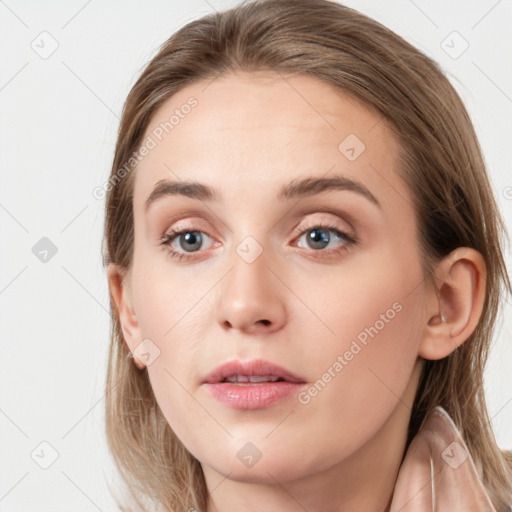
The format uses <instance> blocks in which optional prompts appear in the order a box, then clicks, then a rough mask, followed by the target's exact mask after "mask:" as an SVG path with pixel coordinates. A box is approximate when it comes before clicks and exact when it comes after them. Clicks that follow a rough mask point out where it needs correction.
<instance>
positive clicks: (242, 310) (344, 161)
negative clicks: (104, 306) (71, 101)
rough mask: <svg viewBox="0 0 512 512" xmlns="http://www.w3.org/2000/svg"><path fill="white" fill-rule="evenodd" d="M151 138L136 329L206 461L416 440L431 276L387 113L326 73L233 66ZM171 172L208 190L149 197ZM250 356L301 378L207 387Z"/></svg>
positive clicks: (265, 470) (265, 478)
mask: <svg viewBox="0 0 512 512" xmlns="http://www.w3.org/2000/svg"><path fill="white" fill-rule="evenodd" d="M191 98H193V99H191ZM148 137H150V138H151V140H150V139H148ZM144 140H145V145H146V148H147V150H142V152H140V153H141V155H142V153H144V155H143V156H142V160H141V162H140V163H139V165H138V168H137V170H136V171H133V172H136V176H135V185H134V219H135V220H134V222H135V241H134V243H135V246H134V259H133V266H132V268H131V272H130V274H129V279H128V281H127V285H128V287H129V288H130V290H131V295H130V296H131V304H132V305H133V310H134V313H135V316H136V322H135V323H134V324H133V326H132V327H133V328H132V329H131V331H129V332H127V331H126V330H125V331H124V332H125V338H126V339H127V342H128V343H129V345H130V348H131V349H132V350H134V352H135V355H136V356H138V359H141V360H142V361H143V362H145V363H146V365H147V366H148V372H149V378H150V380H151V385H152V387H153V390H154V393H155V396H156V399H157V401H158V404H159V406H160V409H161V410H162V412H163V414H164V415H165V417H166V419H167V421H168V423H169V425H170V426H171V427H172V429H173V430H174V432H175V433H176V434H177V436H178V437H179V438H180V439H181V441H182V442H183V443H184V445H185V446H186V448H187V449H188V450H189V451H190V452H191V453H192V454H193V455H194V457H196V458H197V459H198V460H199V461H200V462H201V463H202V465H203V468H204V469H205V472H207V473H208V474H211V473H212V472H216V473H220V474H222V475H228V474H229V475H230V476H229V478H231V479H237V480H243V481H260V482H273V481H274V480H273V479H276V480H278V481H280V482H284V481H287V480H291V479H294V478H300V477H302V476H306V475H308V474H310V473H313V472H317V471H322V470H325V469H327V468H330V467H332V466H333V465H335V464H343V462H344V461H348V460H349V458H350V457H351V456H352V459H354V457H355V456H356V455H357V454H362V453H364V452H365V450H366V451H367V452H368V450H370V449H371V450H373V451H374V454H375V453H380V451H382V450H383V449H384V450H386V449H387V447H385V446H384V447H383V446H380V447H379V448H377V447H378V446H379V444H378V441H379V439H380V440H383V439H384V438H385V437H384V434H385V433H386V436H388V437H386V439H389V435H390V433H391V432H392V431H394V430H393V429H395V430H396V431H397V434H395V435H396V436H397V437H398V438H399V439H400V441H403V429H404V428H406V425H407V421H408V419H409V416H410V412H411V411H410V407H411V405H412V403H413V397H414V391H415V388H416V385H417V379H418V376H419V370H420V369H421V366H420V365H421V363H420V361H421V360H420V359H419V358H418V347H419V342H420V337H421V333H422V326H423V325H424V323H425V318H426V314H425V308H424V307H423V306H424V302H425V293H426V288H425V287H426V284H425V283H424V280H423V275H422V270H421V267H420V260H419V250H418V243H417V231H416V222H415V216H414V210H413V207H412V199H411V196H410V194H409V191H408V190H407V188H406V187H405V185H404V184H403V183H402V182H401V181H400V179H399V177H398V175H397V151H398V145H397V141H396V139H395V137H394V135H393V133H392V132H391V130H390V129H389V128H388V127H387V125H386V123H385V122H384V121H383V120H381V119H380V117H379V116H378V115H376V114H375V113H372V112H371V111H370V110H368V109H367V108H366V107H364V106H363V105H361V104H360V103H358V102H356V101H355V100H354V99H351V98H350V97H349V96H347V95H345V94H344V93H342V92H339V91H337V90H336V89H334V88H332V87H331V86H329V85H328V84H326V83H324V82H321V81H319V80H317V79H315V78H313V77H307V76H292V77H286V79H285V78H282V77H280V76H279V75H277V74H273V73H251V74H229V75H221V76H220V77H219V78H217V79H215V80H213V81H211V80H209V81H203V82H200V83H195V84H193V85H191V86H188V87H186V88H184V89H182V90H181V91H180V92H178V93H177V94H176V95H175V96H173V97H172V98H170V99H168V100H167V101H166V102H165V103H164V104H163V105H162V106H161V108H160V109H159V110H158V111H157V113H156V115H155V116H154V118H153V119H152V120H151V123H150V125H149V127H148V129H147V131H146V133H145V136H144ZM161 180H169V181H170V182H176V183H178V184H179V185H184V184H185V183H191V182H194V183H198V184H201V186H200V187H199V186H198V187H188V188H186V189H182V190H181V192H182V193H179V189H178V187H176V186H175V187H174V188H172V187H170V186H168V187H167V190H164V189H163V188H159V193H157V194H153V197H152V200H149V201H148V198H150V196H151V195H152V191H153V190H154V189H155V186H157V183H159V182H161ZM160 187H162V185H161V184H160ZM203 187H204V188H205V189H206V188H208V190H211V191H213V194H211V196H212V197H210V194H207V193H205V191H204V190H203ZM166 192H167V193H166ZM171 230H174V231H183V233H182V234H181V235H177V236H175V238H174V239H173V238H172V236H173V233H172V232H171ZM166 235H169V237H170V238H167V242H168V243H167V245H166V244H164V243H163V241H165V237H166ZM352 240H353V241H352ZM170 251H172V254H173V255H174V256H171V254H170ZM142 340H146V341H144V343H143V344H142V345H139V344H140V343H141V341H142ZM141 354H143V355H141ZM253 360H264V361H267V362H270V363H273V364H275V365H279V366H280V367H283V368H285V369H287V370H288V371H289V372H291V373H292V374H294V375H295V376H297V377H298V378H299V379H298V380H299V383H295V384H292V383H290V382H277V383H270V382H266V383H261V382H260V383H258V382H252V383H243V382H240V383H218V384H205V383H204V380H205V379H206V378H207V377H208V375H209V374H211V372H212V371H214V370H215V369H216V368H217V367H218V366H219V365H221V364H223V363H226V362H231V361H238V362H241V363H248V362H251V361H253ZM265 371H267V373H272V375H274V373H276V374H277V373H278V372H277V371H275V372H274V370H268V369H267V370H264V369H263V370H262V372H265ZM229 372H231V373H232V374H233V372H235V370H233V371H231V370H228V373H229ZM273 372H274V373H273ZM235 373H239V374H241V373H242V370H241V371H239V372H235ZM246 373H250V370H247V372H246ZM256 373H257V372H256ZM260 373H261V372H260ZM219 378H220V377H219ZM242 380H243V378H242ZM245 380H247V379H245ZM253 380H254V379H253ZM397 429H398V430H397ZM400 429H401V430H400ZM375 450H380V451H375Z"/></svg>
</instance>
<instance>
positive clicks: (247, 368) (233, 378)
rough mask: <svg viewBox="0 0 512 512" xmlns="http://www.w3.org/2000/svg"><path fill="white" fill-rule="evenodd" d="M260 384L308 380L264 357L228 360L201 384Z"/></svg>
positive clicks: (303, 381)
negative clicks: (242, 360) (247, 359)
mask: <svg viewBox="0 0 512 512" xmlns="http://www.w3.org/2000/svg"><path fill="white" fill-rule="evenodd" d="M224 382H229V383H232V384H247V383H250V384H258V383H261V382H292V383H295V384H301V383H305V382H306V380H305V379H303V378H302V377H300V376H299V375H296V374H294V373H293V372H291V371H290V370H288V369H286V368H284V367H282V366H279V365H277V364H275V363H272V362H270V361H265V360H263V359H253V360H252V361H248V362H241V361H236V360H235V361H228V362H227V363H224V364H222V365H220V366H218V367H217V368H215V369H214V370H213V371H212V372H211V373H209V374H208V375H207V376H206V377H205V378H204V379H203V381H202V382H201V384H220V383H224Z"/></svg>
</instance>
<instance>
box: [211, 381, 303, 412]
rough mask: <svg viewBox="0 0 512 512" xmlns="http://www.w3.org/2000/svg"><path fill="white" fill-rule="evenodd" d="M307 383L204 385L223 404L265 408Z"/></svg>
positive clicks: (297, 390)
mask: <svg viewBox="0 0 512 512" xmlns="http://www.w3.org/2000/svg"><path fill="white" fill-rule="evenodd" d="M304 384H305V383H295V382H286V381H279V382H262V383H258V384H232V383H229V382H222V383H220V382H219V383H217V384H211V383H206V384H204V386H206V388H207V389H208V390H209V391H210V393H211V394H212V395H213V396H214V397H215V398H216V399H217V400H218V401H219V402H222V403H223V404H225V405H227V406H228V407H232V408H233V409H265V408H266V407H270V406H271V405H272V404H275V403H276V402H278V401H280V400H283V399H285V398H287V397H290V396H291V395H294V394H296V393H298V392H299V390H300V388H301V387H302V386H304Z"/></svg>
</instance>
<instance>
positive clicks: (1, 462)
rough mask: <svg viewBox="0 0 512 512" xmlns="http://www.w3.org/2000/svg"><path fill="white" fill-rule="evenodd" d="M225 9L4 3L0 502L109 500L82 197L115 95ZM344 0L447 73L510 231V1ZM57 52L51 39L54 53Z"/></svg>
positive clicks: (497, 380)
mask: <svg viewBox="0 0 512 512" xmlns="http://www.w3.org/2000/svg"><path fill="white" fill-rule="evenodd" d="M235 3H236V2H234V1H223V2H221V1H214V0H210V1H206V0H194V1H185V0H179V1H170V0H166V1H165V0H151V1H145V2H142V1H131V2H122V1H120V0H116V1H109V2H99V1H98V0H89V1H84V0H74V1H67V2H64V1H48V2H36V1H35V0H34V1H19V2H15V1H14V0H5V1H3V0H0V23H1V27H2V28H1V30H0V47H1V50H2V53H1V55H2V60H1V65H0V108H1V115H0V120H1V122H0V144H1V146H0V166H1V187H0V230H1V232H0V236H1V243H2V245H1V247H2V249H1V251H0V268H1V273H0V343H1V351H0V391H1V394H0V511H3V512H18V511H25V512H29V511H52V512H57V511H69V510H74V511H97V510H103V511H107V510H114V509H115V507H114V501H113V499H112V498H111V497H110V492H109V489H108V485H107V483H108V482H109V481H111V478H112V475H113V465H112V463H111V461H110V458H109V455H108V453H107V451H106V443H105V439H104V434H103V407H104V400H103V397H104V392H105V391H104V380H105V369H106V357H107V347H108V343H109V339H108V328H109V316H108V292H107V284H106V276H105V273H104V270H103V268H102V265H101V255H100V240H101V235H102V229H103V208H104V202H103V201H102V200H97V199H95V198H94V197H93V194H92V191H93V189H94V188H95V187H97V186H98V185H101V184H103V183H104V182H105V181H106V180H107V178H108V176H109V170H110V165H111V161H112V155H113V148H114V142H115V136H116V130H117V127H118V121H119V116H120V112H121V108H122V104H123V102H124V100H125V98H126V95H127V93H128V91H129V89H130V87H131V86H132V85H133V83H134V81H135V79H136V78H137V76H138V74H139V73H140V71H141V70H142V68H143V66H144V65H145V63H146V62H147V61H148V60H149V59H150V57H151V56H152V55H154V53H155V52H156V50H157V47H158V45H160V44H161V43H162V42H164V40H165V39H167V38H168V37H169V36H170V35H171V33H173V32H174V31H175V30H176V29H178V28H179V27H181V26H182V25H184V24H185V23H186V22H188V21H190V20H192V19H195V18H197V17H200V16H202V15H204V14H207V13H209V12H211V11H213V10H214V9H217V10H222V9H224V8H227V7H231V6H233V5H235ZM346 4H347V5H349V6H351V7H354V8H356V9H358V10H360V11H361V12H363V13H366V14H368V15H370V16H372V17H374V18H376V19H377V20H379V21H381V22H382V23H384V24H385V25H386V26H388V27H389V28H391V29H393V30H395V31H396V32H398V33H399V34H401V35H403V36H404V37H405V38H406V39H408V40H409V41H410V42H412V43H413V44H415V45H416V46H418V47H419V48H420V49H422V50H423V51H425V52H426V53H427V54H428V55H430V56H431V57H433V58H434V59H435V60H437V61H438V62H440V63H441V65H442V66H443V68H444V69H445V70H446V71H447V72H448V74H449V76H450V79H451V80H452V83H453V84H454V85H455V87H456V88H457V90H458V91H459V93H460V94H461V95H462V97H463V99H464V101H465V102H466V104H467V106H468V108H469V111H470V114H471V116H472V118H473V120H474V123H475V126H476V129H477V131H478V134H479V136H480V141H481V144H482V147H483V149H484V153H485V157H486V160H487V163H488V165H489V170H490V173H491V179H492V183H493V186H494V189H495V192H496V196H497V198H498V201H499V204H500V207H501V209H502V212H503V213H504V215H505V218H506V222H507V226H508V229H509V230H511V231H512V173H511V168H512V166H511V164H512V152H511V151H510V149H511V142H512V137H511V135H512V133H511V132H512V123H511V121H510V115H511V113H512V99H511V98H512V89H511V75H512V72H511V66H510V64H506V63H507V62H510V58H511V55H512V36H511V32H512V31H511V28H510V27H511V25H510V20H511V19H512V3H511V2H510V1H507V0H501V1H496V0H479V1H476V0H473V1H468V0H458V1H452V2H444V1H441V0H437V1H430V2H428V1H426V0H416V1H415V2H413V1H412V0H392V1H391V0H387V1H386V2H382V1H378V0H371V1H370V0H367V1H363V0H359V1H358V0H350V1H347V2H346ZM454 31H455V32H457V33H458V34H459V35H457V34H453V32H454ZM43 32H46V33H47V34H41V33H43ZM443 41H444V43H443ZM466 42H467V43H466ZM466 44H468V45H469V46H468V48H467V49H466V50H465V51H464V52H463V53H461V52H462V50H463V49H464V48H465V46H466ZM52 45H54V46H55V45H58V47H57V48H56V50H55V51H54V52H53V53H52V54H51V55H48V53H50V51H51V50H52V49H53V48H52ZM45 52H46V53H45ZM459 54H460V55H459ZM43 57H44V58H43ZM43 237H47V238H48V239H49V240H51V242H52V243H53V244H54V245H55V246H56V248H57V252H56V254H55V255H52V253H51V250H50V252H49V253H48V255H47V259H48V261H47V262H42V261H40V259H38V257H36V255H35V254H34V252H33V247H34V246H36V244H38V242H39V241H40V239H41V238H43ZM39 243H43V244H44V243H47V242H39ZM36 248H37V249H38V250H43V249H44V247H43V248H42V249H41V247H39V246H36ZM507 251H508V252H507V261H508V264H509V268H510V261H511V253H510V248H507ZM35 252H36V253H37V252H38V251H37V250H35ZM40 256H41V257H42V256H44V253H42V254H40ZM510 313H511V307H510V304H507V307H506V310H505V315H504V321H503V324H502V326H501V329H498V330H497V332H496V336H495V345H494V347H493V350H492V353H491V357H490V363H489V366H488V371H487V375H486V392H487V398H488V401H489V407H490V412H491V415H492V417H493V426H494V428H495V432H496V435H497V438H498V441H499V443H500V445H501V446H502V447H503V448H508V449H512V371H510V368H512V344H511V334H512V322H511V318H512V315H511V314H510ZM42 442H46V443H49V445H51V446H49V445H47V444H43V445H41V444H40V443H42ZM53 450H55V453H54V452H53ZM55 456H57V458H56V460H55V461H53V458H54V457H55ZM52 457H53V458H52ZM50 464H51V465H50ZM41 465H43V466H44V465H49V467H48V468H47V469H43V468H42V467H41ZM112 485H114V487H116V485H115V481H114V482H113V484H112Z"/></svg>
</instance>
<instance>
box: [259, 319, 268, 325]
mask: <svg viewBox="0 0 512 512" xmlns="http://www.w3.org/2000/svg"><path fill="white" fill-rule="evenodd" d="M260 322H261V323H262V324H264V325H269V324H270V320H260Z"/></svg>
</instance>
